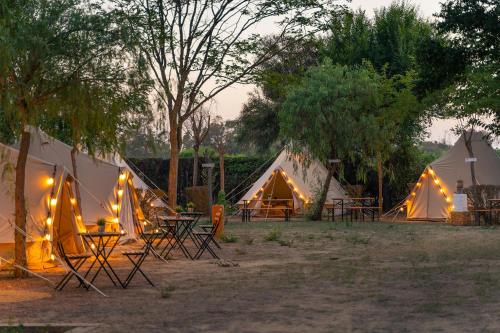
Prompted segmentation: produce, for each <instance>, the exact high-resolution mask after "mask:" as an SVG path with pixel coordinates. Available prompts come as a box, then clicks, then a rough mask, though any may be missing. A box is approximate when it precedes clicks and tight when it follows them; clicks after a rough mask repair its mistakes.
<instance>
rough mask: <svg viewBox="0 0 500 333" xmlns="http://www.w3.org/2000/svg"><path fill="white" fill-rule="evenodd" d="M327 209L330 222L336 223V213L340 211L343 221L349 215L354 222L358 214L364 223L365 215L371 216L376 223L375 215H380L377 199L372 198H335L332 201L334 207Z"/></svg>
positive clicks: (327, 206) (329, 206)
mask: <svg viewBox="0 0 500 333" xmlns="http://www.w3.org/2000/svg"><path fill="white" fill-rule="evenodd" d="M326 209H327V216H328V220H331V221H335V212H336V211H340V214H341V219H342V221H343V220H344V215H347V216H350V220H351V222H352V220H353V215H355V214H358V213H359V214H360V216H361V219H362V220H363V221H364V220H365V213H368V214H370V216H371V220H372V221H375V214H377V215H378V209H379V207H378V206H377V205H376V199H375V198H372V197H364V198H334V199H332V205H326ZM344 213H346V214H344Z"/></svg>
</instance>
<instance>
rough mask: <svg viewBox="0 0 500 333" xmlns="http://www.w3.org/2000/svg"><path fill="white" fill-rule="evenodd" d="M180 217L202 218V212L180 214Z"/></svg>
mask: <svg viewBox="0 0 500 333" xmlns="http://www.w3.org/2000/svg"><path fill="white" fill-rule="evenodd" d="M181 215H185V216H203V213H202V212H182V213H181Z"/></svg>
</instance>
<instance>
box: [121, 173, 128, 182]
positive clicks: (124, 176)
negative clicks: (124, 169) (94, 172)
mask: <svg viewBox="0 0 500 333" xmlns="http://www.w3.org/2000/svg"><path fill="white" fill-rule="evenodd" d="M126 177H127V176H126V175H125V173H122V174H121V175H120V180H121V181H124V180H125V178H126Z"/></svg>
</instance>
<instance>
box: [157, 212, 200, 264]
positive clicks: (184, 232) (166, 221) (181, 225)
mask: <svg viewBox="0 0 500 333" xmlns="http://www.w3.org/2000/svg"><path fill="white" fill-rule="evenodd" d="M158 220H159V221H160V227H166V228H168V227H170V226H172V225H175V228H174V230H173V232H172V237H173V240H172V241H171V242H168V244H167V245H166V247H165V249H163V251H162V252H161V253H162V255H163V256H164V257H167V256H168V255H169V254H170V252H171V251H172V250H174V249H175V248H176V247H177V246H178V247H179V248H180V249H181V251H182V253H183V254H184V256H185V257H186V258H189V259H193V256H192V255H191V253H190V252H189V250H188V249H187V247H186V246H185V245H184V242H185V241H186V239H187V238H188V237H191V239H193V235H192V231H193V228H194V223H195V219H194V218H192V217H187V216H165V217H158ZM195 244H196V243H195Z"/></svg>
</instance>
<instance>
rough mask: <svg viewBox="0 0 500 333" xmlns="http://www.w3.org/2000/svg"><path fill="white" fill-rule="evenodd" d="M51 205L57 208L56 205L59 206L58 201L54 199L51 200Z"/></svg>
mask: <svg viewBox="0 0 500 333" xmlns="http://www.w3.org/2000/svg"><path fill="white" fill-rule="evenodd" d="M50 205H51V206H55V205H57V199H56V198H52V199H50Z"/></svg>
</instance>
